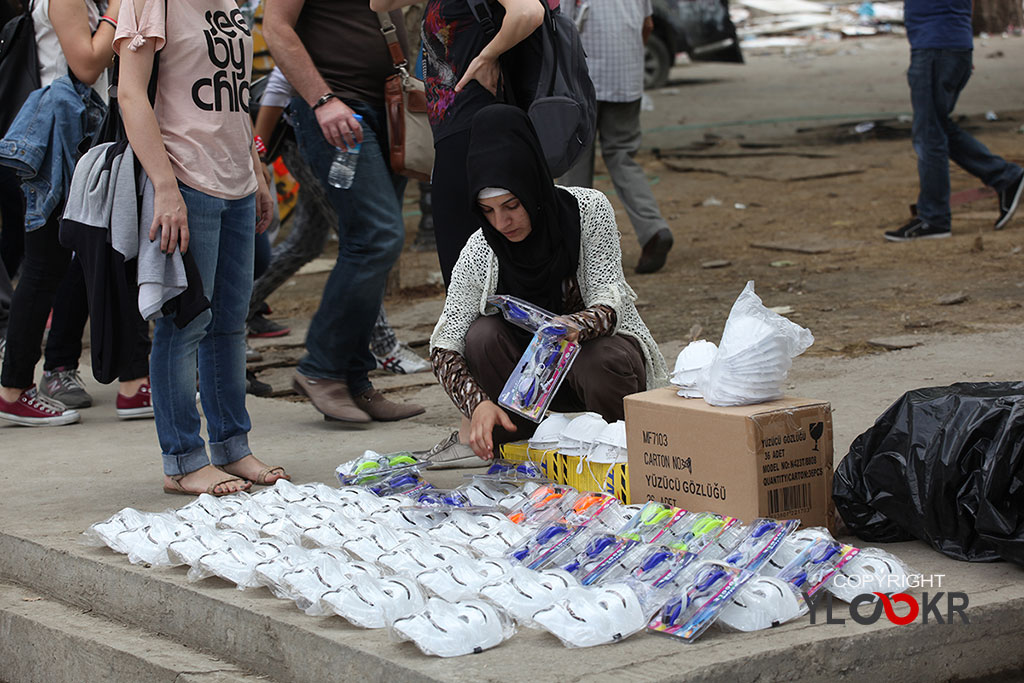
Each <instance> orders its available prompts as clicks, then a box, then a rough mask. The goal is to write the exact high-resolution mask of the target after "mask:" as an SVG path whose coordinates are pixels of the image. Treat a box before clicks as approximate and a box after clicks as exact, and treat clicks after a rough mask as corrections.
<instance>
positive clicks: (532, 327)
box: [487, 294, 555, 332]
mask: <svg viewBox="0 0 1024 683" xmlns="http://www.w3.org/2000/svg"><path fill="white" fill-rule="evenodd" d="M487 303H488V304H490V305H491V306H494V307H495V308H497V309H498V310H500V311H501V314H502V315H503V316H505V320H507V321H509V322H510V323H512V324H513V325H515V326H517V327H521V328H523V329H524V330H526V331H527V332H536V331H537V330H539V329H540V328H542V327H544V326H545V325H547V324H548V323H550V322H551V321H552V320H553V319H554V318H555V314H554V313H552V312H550V311H548V310H545V309H543V308H541V307H540V306H535V305H533V304H531V303H530V302H529V301H526V300H524V299H520V298H519V297H515V296H507V295H505V294H494V295H492V296H489V297H487Z"/></svg>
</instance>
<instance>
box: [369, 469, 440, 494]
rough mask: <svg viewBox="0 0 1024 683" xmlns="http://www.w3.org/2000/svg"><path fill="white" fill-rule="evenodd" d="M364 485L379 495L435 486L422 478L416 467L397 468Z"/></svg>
mask: <svg viewBox="0 0 1024 683" xmlns="http://www.w3.org/2000/svg"><path fill="white" fill-rule="evenodd" d="M363 486H364V487H365V488H366V489H367V490H368V491H371V492H372V493H375V494H377V495H378V496H381V497H385V496H393V495H397V494H399V493H405V494H408V493H409V492H411V491H420V490H426V489H430V488H433V484H430V483H429V482H426V481H424V480H423V479H421V478H420V475H419V472H418V471H417V470H416V468H411V469H405V470H397V471H394V472H391V473H388V474H385V475H383V476H382V477H380V478H379V479H376V480H374V481H372V482H369V483H367V484H363Z"/></svg>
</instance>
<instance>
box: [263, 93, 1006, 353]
mask: <svg viewBox="0 0 1024 683" xmlns="http://www.w3.org/2000/svg"><path fill="white" fill-rule="evenodd" d="M1022 120H1024V112H1016V113H1012V112H1003V113H1001V115H1000V120H999V121H996V122H989V121H986V120H984V118H983V117H973V118H969V119H966V120H965V121H964V122H963V125H964V126H965V127H967V128H968V129H970V130H972V131H973V132H974V133H975V134H976V135H977V137H978V138H979V139H980V140H982V141H983V142H984V143H986V144H987V145H989V147H990V148H992V149H994V150H999V152H1000V153H1001V154H1003V155H1004V156H1005V157H1007V158H1009V159H1011V160H1015V161H1017V162H1018V163H1020V162H1024V135H1021V134H1019V133H1018V132H1017V130H1018V128H1019V127H1020V125H1021V121H1022ZM908 129H909V124H906V123H901V122H898V121H889V122H886V123H879V124H878V125H877V126H876V128H875V129H874V130H872V131H869V132H868V133H865V134H860V135H858V134H856V133H854V132H853V130H852V125H845V124H844V125H839V126H836V125H829V126H824V127H817V128H810V129H808V130H806V131H803V132H800V133H797V134H795V135H787V136H785V137H776V138H770V139H758V140H756V141H753V140H749V139H735V138H733V139H729V138H722V139H711V140H709V141H707V142H705V143H698V144H693V143H690V144H688V145H686V146H685V148H679V149H676V150H674V151H670V150H661V152H660V155H656V154H654V153H644V154H642V155H641V161H642V163H643V165H644V168H645V170H646V172H647V174H648V176H649V177H650V178H651V182H652V186H653V189H654V194H655V197H656V198H657V200H658V202H659V204H660V206H661V209H662V212H663V214H664V215H665V217H666V219H667V220H668V223H669V226H670V227H671V229H672V232H673V234H674V236H675V239H676V244H675V247H674V249H673V250H672V252H671V254H670V256H669V260H668V263H667V265H666V266H665V268H664V269H663V270H662V271H660V272H658V273H655V274H652V275H635V274H634V273H633V272H632V265H633V264H635V262H636V260H637V258H638V256H639V245H638V244H637V243H636V241H635V239H634V238H633V235H632V231H631V228H630V226H629V222H628V218H627V217H626V216H625V213H624V211H623V210H622V208H621V204H620V203H619V202H618V199H617V198H616V197H615V196H614V190H613V188H612V186H611V182H610V180H609V179H608V178H607V176H605V175H598V178H597V180H596V186H597V187H598V188H599V189H602V190H604V191H606V192H607V193H608V194H609V195H610V196H611V198H612V202H613V205H614V206H615V207H616V213H617V215H618V218H619V226H620V229H621V230H622V232H623V239H622V248H623V262H624V265H625V271H626V274H627V279H628V280H629V282H630V284H631V285H632V286H633V288H634V289H635V290H636V292H637V295H638V297H639V307H640V311H641V313H642V315H643V317H644V319H645V321H646V322H647V324H648V325H649V327H650V328H651V330H652V332H653V333H654V335H655V337H656V338H657V339H658V340H659V341H662V342H666V341H670V340H687V339H690V338H708V339H711V340H713V341H717V340H718V338H719V337H720V335H721V332H722V327H723V325H724V323H725V319H726V317H727V315H728V313H729V309H730V306H731V305H732V302H733V300H734V299H735V297H736V296H737V294H738V293H739V292H740V290H741V289H742V288H743V285H744V284H745V283H746V281H747V280H754V281H755V283H756V289H757V292H758V293H759V295H760V296H761V297H762V298H763V299H764V301H765V304H766V305H767V306H769V307H786V308H785V309H783V310H785V311H788V312H786V315H787V316H788V317H790V318H791V319H793V320H795V321H797V322H799V323H800V324H802V325H804V326H806V327H808V328H809V329H811V331H812V332H813V333H814V335H815V339H816V342H815V344H814V346H812V347H811V349H810V350H809V351H808V353H810V354H815V355H826V356H827V355H843V356H854V355H862V354H865V353H884V352H885V350H886V348H887V347H892V346H896V347H898V346H902V345H904V344H906V343H912V342H911V341H910V340H908V339H907V338H906V337H907V336H908V335H913V334H915V333H918V332H922V331H927V332H948V333H969V332H971V331H974V330H981V329H992V328H998V327H1000V326H1003V325H1006V324H1011V323H1019V322H1020V321H1021V319H1022V308H1021V303H1020V301H1021V295H1022V293H1024V254H1022V247H1024V213H1022V214H1021V215H1020V216H1019V217H1018V218H1016V219H1015V220H1014V221H1013V222H1011V223H1010V224H1009V226H1007V228H1006V229H1004V230H1003V231H1000V232H996V231H994V230H993V229H992V223H993V222H994V221H995V218H996V203H995V202H996V200H995V197H994V195H986V196H982V197H978V198H974V199H973V201H969V202H967V203H963V204H960V205H959V206H956V207H954V223H953V237H952V238H950V239H945V240H929V241H925V242H919V243H904V244H893V243H889V242H886V241H885V240H883V238H882V232H883V231H884V230H887V229H891V228H893V227H897V226H899V225H900V224H902V223H903V222H904V221H905V220H906V219H907V218H908V217H909V215H910V214H909V206H908V205H909V203H910V202H912V201H913V199H914V198H915V197H916V192H917V179H916V157H915V155H914V153H913V150H912V148H911V146H910V140H909V131H908ZM659 156H660V158H659ZM599 173H600V166H599ZM951 181H952V189H953V192H954V193H957V192H961V191H969V190H974V189H977V188H980V187H981V184H980V183H979V182H978V181H977V180H975V179H974V178H973V177H971V176H969V175H968V174H966V173H965V172H963V171H962V170H960V169H958V168H956V167H955V166H954V167H953V171H952V174H951ZM417 193H418V191H417V189H416V188H415V187H414V186H411V187H410V191H409V192H408V197H407V202H406V209H407V211H406V213H407V225H408V228H409V233H410V235H409V241H410V242H411V240H412V236H413V234H414V232H415V229H416V224H417V222H418V211H416V206H417V204H416V196H417ZM759 245H760V246H759ZM331 256H332V254H331V251H330V250H329V251H328V253H326V254H325V257H328V258H330V257H331ZM399 268H400V269H401V270H402V275H403V277H402V278H394V279H396V280H399V279H400V280H401V281H402V282H403V283H405V282H406V281H407V278H406V277H404V276H405V274H406V273H407V272H408V271H410V270H416V269H418V270H420V271H422V270H423V269H424V268H426V269H427V270H428V271H429V269H430V268H436V261H434V260H433V256H432V255H431V254H417V253H414V252H412V251H410V250H408V249H407V251H406V253H405V254H404V255H403V258H402V262H401V264H400V265H399ZM325 278H326V273H317V274H312V275H300V276H297V277H296V278H295V279H294V280H293V284H291V285H290V286H286V287H284V288H282V290H280V291H279V292H278V293H276V294H275V295H274V296H272V298H271V299H270V303H271V305H272V306H273V307H274V309H275V315H280V316H283V317H287V318H290V319H295V321H296V322H299V320H301V319H304V318H306V319H308V317H309V316H310V315H311V314H312V312H313V311H315V309H316V307H317V306H318V305H319V299H320V293H321V291H322V286H323V282H324V280H325ZM420 279H421V280H422V282H421V283H420V284H414V285H413V286H408V287H405V288H399V287H393V288H392V292H391V294H390V295H389V296H388V297H387V300H386V307H387V309H388V311H389V313H390V314H391V316H392V318H394V319H395V320H396V327H398V328H399V329H400V331H402V332H403V333H404V338H405V339H407V340H408V341H411V342H412V343H413V344H414V345H415V346H420V345H421V344H423V343H424V342H425V341H426V336H427V335H428V334H429V329H430V324H429V323H430V322H431V321H430V320H429V319H424V317H423V315H417V316H413V318H408V317H407V316H403V315H402V312H403V311H405V310H407V309H408V308H409V307H416V308H418V309H420V311H423V310H424V309H425V310H427V311H429V310H432V308H433V307H439V306H440V289H439V288H438V287H437V286H436V285H433V286H432V285H431V284H429V277H426V278H422V277H421V278H420ZM413 282H415V279H414V280H413ZM430 301H433V302H436V303H434V306H433V307H432V306H431V305H430V304H429V303H428V302H430ZM950 302H956V303H950ZM428 318H429V316H428ZM300 325H301V323H300ZM294 341H297V340H294ZM289 346H291V344H289ZM670 361H671V359H670Z"/></svg>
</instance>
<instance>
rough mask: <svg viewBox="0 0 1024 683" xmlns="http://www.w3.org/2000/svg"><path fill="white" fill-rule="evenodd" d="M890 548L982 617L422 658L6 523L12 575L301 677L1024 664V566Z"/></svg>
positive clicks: (272, 603) (445, 677)
mask: <svg viewBox="0 0 1024 683" xmlns="http://www.w3.org/2000/svg"><path fill="white" fill-rule="evenodd" d="M890 549H891V550H892V551H893V552H895V553H897V554H898V555H899V556H900V557H903V558H904V559H905V560H907V561H908V562H910V563H911V564H912V565H913V566H915V567H917V568H918V569H919V570H921V571H924V572H925V573H933V572H934V573H941V574H944V576H945V579H944V582H943V588H944V589H945V590H961V589H963V590H966V591H967V592H968V593H969V595H970V607H969V609H968V611H967V614H968V616H969V617H970V623H969V624H936V623H935V622H934V619H933V620H932V622H931V623H921V622H920V620H919V621H917V622H914V623H912V624H909V625H906V626H894V625H893V624H891V623H889V622H888V621H886V620H885V619H884V618H883V619H881V620H880V621H879V622H878V623H875V624H872V625H862V624H857V623H855V622H854V621H852V620H851V619H850V618H849V615H843V614H841V613H838V616H845V617H846V619H845V623H844V624H842V625H837V624H825V623H823V622H824V618H823V616H820V617H819V620H818V623H817V624H816V625H813V624H811V623H810V621H809V619H808V618H807V617H804V618H803V619H801V620H798V621H796V622H794V623H791V624H787V625H785V626H783V627H780V628H777V629H772V630H770V631H764V632H760V633H752V634H740V633H732V634H726V633H722V632H719V631H716V630H712V631H709V632H708V633H707V634H705V636H703V637H702V638H701V639H700V641H698V642H696V643H694V644H689V645H684V644H682V643H679V642H676V641H674V640H672V639H669V638H661V637H657V636H654V635H650V634H638V635H637V636H634V637H632V638H630V639H628V640H626V641H624V642H622V643H620V644H617V645H614V646H608V647H599V648H589V649H566V648H564V647H563V646H562V645H561V643H560V642H559V641H558V640H557V639H555V638H554V637H552V636H550V635H549V634H547V633H543V632H539V631H534V630H530V629H525V628H521V629H520V630H519V633H517V634H516V636H515V637H514V638H513V639H512V640H510V641H509V642H507V643H505V644H503V645H501V646H499V647H497V648H494V649H493V650H489V651H487V652H484V653H482V654H479V655H475V656H473V657H463V658H460V659H458V660H456V661H451V660H441V659H437V658H433V657H426V656H423V655H422V654H421V653H420V652H419V651H418V650H417V649H416V648H415V647H414V646H413V645H411V644H410V643H395V642H392V641H391V640H390V639H389V637H388V635H387V633H386V632H384V631H382V630H372V631H366V630H362V629H358V628H355V627H353V626H351V625H349V624H348V623H346V622H345V621H344V620H342V619H339V618H319V619H315V618H311V617H308V616H306V615H304V614H302V613H301V612H299V611H298V610H296V609H295V606H294V605H293V604H291V603H290V602H286V601H282V600H277V599H275V598H274V597H272V596H271V595H270V593H269V591H266V590H262V589H261V590H256V591H239V590H237V589H236V588H235V587H233V586H231V585H229V584H227V583H225V582H222V581H220V580H218V579H207V580H204V581H201V582H198V583H190V582H188V581H187V579H186V577H185V573H186V572H185V570H184V568H180V567H179V568H171V569H167V568H147V567H144V566H132V565H130V564H129V563H128V562H127V559H126V558H125V557H124V556H121V555H116V554H114V553H112V552H110V551H108V550H106V549H97V548H85V547H82V546H80V545H77V544H75V543H70V542H68V541H66V540H65V539H60V538H49V539H46V540H45V542H44V543H39V542H36V541H33V540H28V539H26V538H21V537H17V536H13V535H11V534H4V533H0V577H6V579H7V580H14V581H17V582H18V583H21V584H24V585H26V586H27V587H28V590H34V591H39V592H40V593H42V594H49V595H54V596H56V597H58V598H59V599H60V600H62V601H64V602H66V603H68V604H69V605H71V606H72V607H77V608H79V610H80V611H81V610H91V612H90V614H92V615H97V616H101V617H103V618H105V619H108V620H116V621H118V622H122V623H124V624H127V625H128V626H131V627H134V628H135V629H144V630H145V631H148V632H157V633H161V634H164V635H165V636H167V637H169V638H172V639H173V640H175V641H178V642H180V643H182V644H184V646H186V647H188V648H197V649H198V648H201V649H203V650H206V651H209V652H212V653H213V654H214V655H215V656H216V657H218V658H219V659H222V660H225V661H230V662H234V663H236V664H238V665H244V666H245V667H246V668H249V669H251V670H253V671H255V672H258V673H260V674H264V675H267V676H270V677H272V678H274V679H277V680H282V681H297V682H300V683H302V682H307V681H308V682H314V681H315V682H320V681H325V680H350V679H358V680H364V681H395V680H401V681H446V682H448V683H458V682H460V681H482V680H487V681H517V680H547V679H550V678H551V676H552V674H553V673H554V672H558V674H557V675H558V680H560V681H583V680H586V681H588V683H589V682H590V681H593V680H595V679H596V680H609V681H612V680H614V681H702V682H703V681H755V680H756V681H774V680H821V681H825V680H828V681H836V680H844V679H849V678H850V677H853V676H856V678H857V679H858V680H863V678H864V677H875V678H878V679H892V678H895V679H896V680H900V681H901V682H902V681H938V680H949V679H955V678H972V677H977V676H979V675H984V674H994V673H996V672H1001V671H1006V670H1011V669H1019V668H1020V667H1021V666H1022V665H1024V647H1021V645H1022V636H1021V635H1020V630H1019V615H1020V614H1021V611H1022V609H1024V583H1022V582H1021V581H1020V578H1021V574H1022V572H1021V570H1020V568H1017V567H1014V566H1012V565H1007V564H989V565H970V564H967V563H956V562H952V561H950V560H947V559H945V558H942V557H941V556H939V555H937V554H936V553H935V552H934V551H932V550H930V549H928V548H926V547H924V546H923V545H922V544H918V543H906V544H897V545H896V546H895V547H891V548H890ZM840 604H841V603H840ZM18 628H21V626H20V625H19V626H18ZM33 628H39V627H33ZM78 630H79V631H80V632H82V633H86V632H89V630H88V629H78ZM19 638H20V640H22V641H32V640H38V638H35V637H32V636H25V635H22V636H19ZM131 651H132V652H138V650H134V649H132V650H131ZM4 659H8V657H6V656H5V657H4ZM197 670H202V671H214V670H217V669H215V668H209V669H197ZM20 675H21V674H19V676H20ZM3 677H4V676H3V673H2V670H0V678H3ZM8 678H9V680H11V681H12V682H13V681H18V680H22V678H20V677H16V676H9V677H8ZM27 680H33V679H32V678H31V677H28V678H27ZM55 680H62V679H59V678H57V679H55ZM80 680H92V679H80ZM99 680H102V679H99ZM121 680H136V679H132V678H130V677H129V678H122V679H121ZM137 680H145V679H137Z"/></svg>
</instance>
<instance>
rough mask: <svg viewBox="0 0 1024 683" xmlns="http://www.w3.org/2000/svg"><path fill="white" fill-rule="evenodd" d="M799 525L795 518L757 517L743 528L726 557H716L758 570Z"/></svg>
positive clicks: (744, 567)
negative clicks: (781, 519) (780, 519)
mask: <svg viewBox="0 0 1024 683" xmlns="http://www.w3.org/2000/svg"><path fill="white" fill-rule="evenodd" d="M798 526H800V522H799V520H795V519H790V520H786V521H784V522H779V521H776V520H774V519H765V518H761V519H755V520H754V521H753V522H751V523H750V525H748V526H746V527H744V528H743V529H742V535H740V537H739V539H738V540H737V541H735V543H734V544H733V545H732V547H730V548H729V549H728V552H727V553H726V554H725V555H724V557H719V558H715V559H721V560H722V561H723V562H725V563H726V564H731V565H733V566H734V567H740V568H741V569H749V570H750V571H757V570H758V569H760V568H761V565H763V564H764V563H766V562H767V561H768V560H769V559H770V558H771V556H772V555H774V554H775V553H776V551H778V549H779V548H780V547H781V546H782V543H783V542H784V541H785V540H786V536H788V535H789V534H790V533H792V532H793V531H794V530H795V529H796V528H797V527H798Z"/></svg>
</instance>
